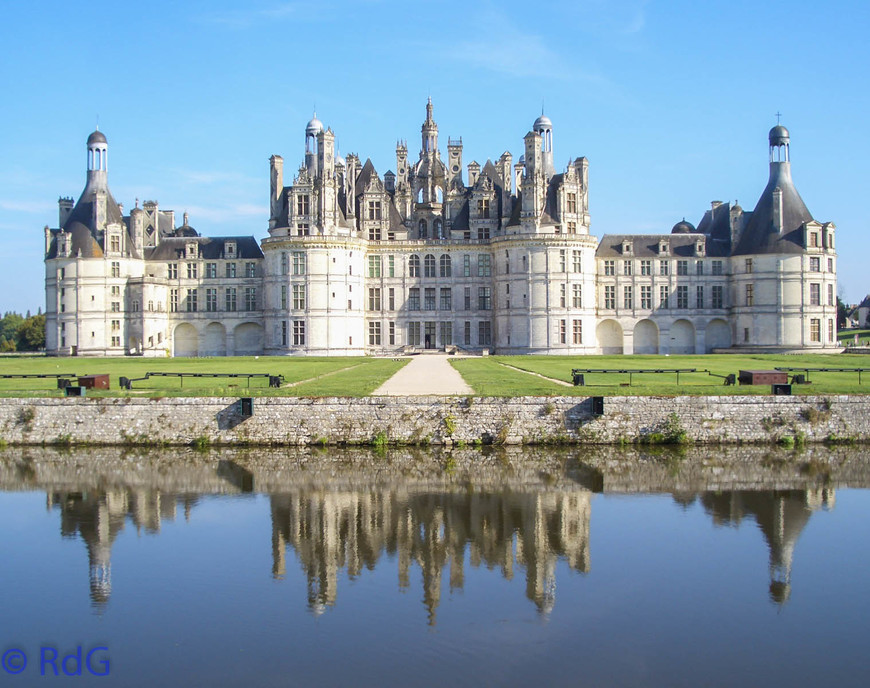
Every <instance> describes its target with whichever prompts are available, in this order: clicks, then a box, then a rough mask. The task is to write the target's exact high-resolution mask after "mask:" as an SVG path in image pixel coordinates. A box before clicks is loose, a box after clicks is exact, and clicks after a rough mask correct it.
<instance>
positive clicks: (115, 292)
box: [112, 286, 121, 296]
mask: <svg viewBox="0 0 870 688" xmlns="http://www.w3.org/2000/svg"><path fill="white" fill-rule="evenodd" d="M120 295H121V287H119V286H113V287H112V296H120Z"/></svg>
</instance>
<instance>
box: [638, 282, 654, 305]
mask: <svg viewBox="0 0 870 688" xmlns="http://www.w3.org/2000/svg"><path fill="white" fill-rule="evenodd" d="M640 307H641V308H646V309H651V308H652V287H651V286H648V285H647V286H642V287H641V288H640Z"/></svg>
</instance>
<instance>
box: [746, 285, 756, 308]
mask: <svg viewBox="0 0 870 688" xmlns="http://www.w3.org/2000/svg"><path fill="white" fill-rule="evenodd" d="M754 302H755V285H754V284H747V285H746V305H747V306H751V305H752V304H753V303H754Z"/></svg>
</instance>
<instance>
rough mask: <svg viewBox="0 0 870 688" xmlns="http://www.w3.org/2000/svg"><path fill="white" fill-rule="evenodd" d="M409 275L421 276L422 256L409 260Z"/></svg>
mask: <svg viewBox="0 0 870 688" xmlns="http://www.w3.org/2000/svg"><path fill="white" fill-rule="evenodd" d="M408 275H410V276H411V277H419V276H420V256H416V255H415V256H411V257H410V258H409V259H408Z"/></svg>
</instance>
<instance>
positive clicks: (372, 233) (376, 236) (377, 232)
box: [369, 224, 381, 241]
mask: <svg viewBox="0 0 870 688" xmlns="http://www.w3.org/2000/svg"><path fill="white" fill-rule="evenodd" d="M380 240H381V226H380V225H379V224H377V225H371V226H370V227H369V241H380Z"/></svg>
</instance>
